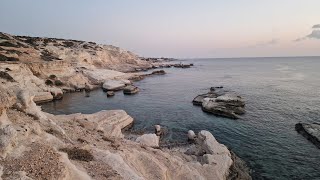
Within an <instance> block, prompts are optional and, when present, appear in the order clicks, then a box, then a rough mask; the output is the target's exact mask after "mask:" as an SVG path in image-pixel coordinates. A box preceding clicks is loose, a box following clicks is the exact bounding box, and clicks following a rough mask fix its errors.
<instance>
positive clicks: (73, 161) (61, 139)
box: [0, 33, 250, 180]
mask: <svg viewBox="0 0 320 180" xmlns="http://www.w3.org/2000/svg"><path fill="white" fill-rule="evenodd" d="M152 66H154V64H153V63H152V62H148V61H145V60H141V59H140V58H139V57H138V56H137V55H135V54H133V53H131V52H129V51H125V50H122V49H120V48H117V47H114V46H107V45H98V44H96V43H93V42H84V41H75V40H64V39H55V38H33V37H26V36H12V35H9V34H5V33H1V34H0V177H1V178H2V179H213V180H214V179H217V180H218V179H219V180H220V179H235V177H238V178H239V177H242V176H239V175H238V174H239V173H235V172H234V169H235V168H234V167H238V166H237V165H236V164H237V162H238V161H236V160H235V158H234V156H233V155H232V153H231V152H230V151H229V150H228V148H227V147H226V146H224V145H223V144H220V143H219V142H217V140H216V139H215V138H214V137H213V135H212V134H211V133H210V132H208V131H200V132H199V133H197V134H195V133H191V135H192V141H191V142H190V144H188V145H187V146H183V147H175V148H170V149H169V148H165V147H162V146H161V143H160V142H159V141H160V137H159V136H160V135H161V133H160V129H161V127H160V126H156V132H155V133H154V134H153V133H152V134H143V135H141V136H138V137H136V138H134V139H127V138H125V137H124V134H123V132H122V131H123V130H124V129H125V128H128V127H130V126H131V125H132V123H133V122H134V119H133V118H132V117H131V116H130V115H128V114H127V113H126V112H125V111H123V110H109V111H100V112H97V113H94V114H81V113H77V114H70V115H52V114H49V113H45V112H43V111H42V110H41V107H40V106H38V105H37V104H36V102H46V101H51V100H55V99H60V98H63V93H65V92H72V91H79V90H82V89H84V90H88V91H90V90H91V89H93V88H103V89H104V90H106V91H108V93H109V95H112V92H113V91H115V90H119V89H125V91H124V92H128V94H131V93H136V92H137V91H138V89H137V87H135V86H133V85H132V81H134V80H140V79H142V78H144V77H146V76H151V75H158V74H165V72H163V71H158V72H155V73H151V74H148V75H145V74H141V73H139V72H138V73H136V72H135V73H132V71H135V69H137V68H141V69H143V68H152ZM191 135H190V136H191ZM186 141H187V133H186ZM237 172H239V171H237ZM245 177H246V178H244V179H250V176H245ZM236 179H237V178H236Z"/></svg>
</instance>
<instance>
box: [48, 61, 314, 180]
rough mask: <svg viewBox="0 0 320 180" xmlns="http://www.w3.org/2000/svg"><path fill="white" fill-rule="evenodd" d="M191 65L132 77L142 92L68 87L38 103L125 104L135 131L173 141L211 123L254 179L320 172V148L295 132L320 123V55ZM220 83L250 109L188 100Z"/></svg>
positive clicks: (89, 107)
mask: <svg viewBox="0 0 320 180" xmlns="http://www.w3.org/2000/svg"><path fill="white" fill-rule="evenodd" d="M189 62H192V63H194V64H195V67H193V68H190V69H175V68H171V69H165V70H166V71H167V74H166V75H164V76H154V77H150V78H146V79H145V80H143V81H140V82H136V83H135V84H136V85H137V86H138V87H140V89H141V92H140V93H139V94H136V95H134V96H125V95H123V94H122V92H119V93H117V94H116V96H115V97H112V98H107V96H106V94H105V93H104V92H102V91H100V90H98V91H94V92H91V96H90V97H89V98H86V97H84V94H83V93H74V94H67V95H66V96H65V97H64V99H63V100H62V101H57V102H52V103H48V104H44V105H42V108H43V109H44V110H45V111H48V112H51V113H54V114H70V113H77V112H82V113H94V112H97V111H100V110H104V109H124V110H126V111H127V112H128V114H130V115H131V116H133V117H134V118H135V122H136V123H135V126H134V129H136V130H145V131H151V132H152V131H153V126H154V125H155V124H160V125H162V126H164V127H166V128H167V129H168V134H167V136H166V138H167V139H168V140H170V141H185V140H186V132H187V131H188V130H189V129H192V130H194V131H196V132H197V131H199V130H202V129H206V130H209V131H210V132H211V133H212V134H213V135H214V136H215V137H216V139H217V140H218V141H219V142H221V143H224V144H226V145H227V146H228V147H230V148H231V149H232V150H233V151H235V152H236V153H237V154H238V155H239V156H240V157H241V158H243V159H244V160H245V161H246V162H247V163H248V164H249V166H250V167H251V168H252V170H253V177H254V179H306V180H309V179H320V149H318V148H316V147H315V146H314V145H313V144H312V143H310V142H309V141H307V140H306V139H305V138H304V137H302V136H301V135H299V134H298V133H297V132H296V131H295V129H294V126H295V124H296V123H298V122H300V121H301V122H320V119H319V117H320V57H308V58H306V57H299V58H238V59H194V60H186V61H184V63H189ZM220 85H222V86H224V87H225V88H226V89H229V90H232V91H235V92H237V93H238V94H240V95H241V96H242V97H244V98H245V100H246V110H247V113H246V114H245V115H244V116H243V118H242V119H240V120H230V119H226V118H221V117H216V116H213V115H210V114H206V113H204V112H202V110H201V108H199V107H196V106H193V105H192V103H191V101H192V99H193V98H194V97H195V96H196V95H198V94H201V93H205V92H207V91H208V88H209V87H211V86H220Z"/></svg>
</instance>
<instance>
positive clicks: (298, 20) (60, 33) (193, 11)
mask: <svg viewBox="0 0 320 180" xmlns="http://www.w3.org/2000/svg"><path fill="white" fill-rule="evenodd" d="M319 7H320V1H319V0H306V1H302V0H268V1H259V0H237V1H231V0H224V1H221V0H201V1H196V0H161V1H159V0H54V1H53V0H1V3H0V32H6V33H10V34H14V35H28V36H40V37H57V38H67V39H77V40H85V41H95V42H98V43H101V44H111V45H115V46H119V47H121V48H124V49H127V50H130V51H132V52H135V53H137V54H139V55H140V56H146V57H175V58H208V57H272V56H317V55H320V9H319Z"/></svg>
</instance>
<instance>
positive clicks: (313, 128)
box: [295, 123, 320, 148]
mask: <svg viewBox="0 0 320 180" xmlns="http://www.w3.org/2000/svg"><path fill="white" fill-rule="evenodd" d="M295 129H296V131H297V132H299V133H300V134H302V135H303V136H304V137H305V138H307V139H308V140H309V141H311V142H312V143H313V144H314V145H316V146H317V147H318V148H320V124H319V123H310V124H308V123H298V124H296V126H295Z"/></svg>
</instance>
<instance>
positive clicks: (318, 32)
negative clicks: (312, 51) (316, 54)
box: [294, 24, 320, 42]
mask: <svg viewBox="0 0 320 180" xmlns="http://www.w3.org/2000/svg"><path fill="white" fill-rule="evenodd" d="M312 29H313V30H312V32H311V34H308V35H306V36H304V37H301V38H298V39H296V40H294V41H296V42H299V41H303V40H306V39H320V24H315V25H313V26H312Z"/></svg>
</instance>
